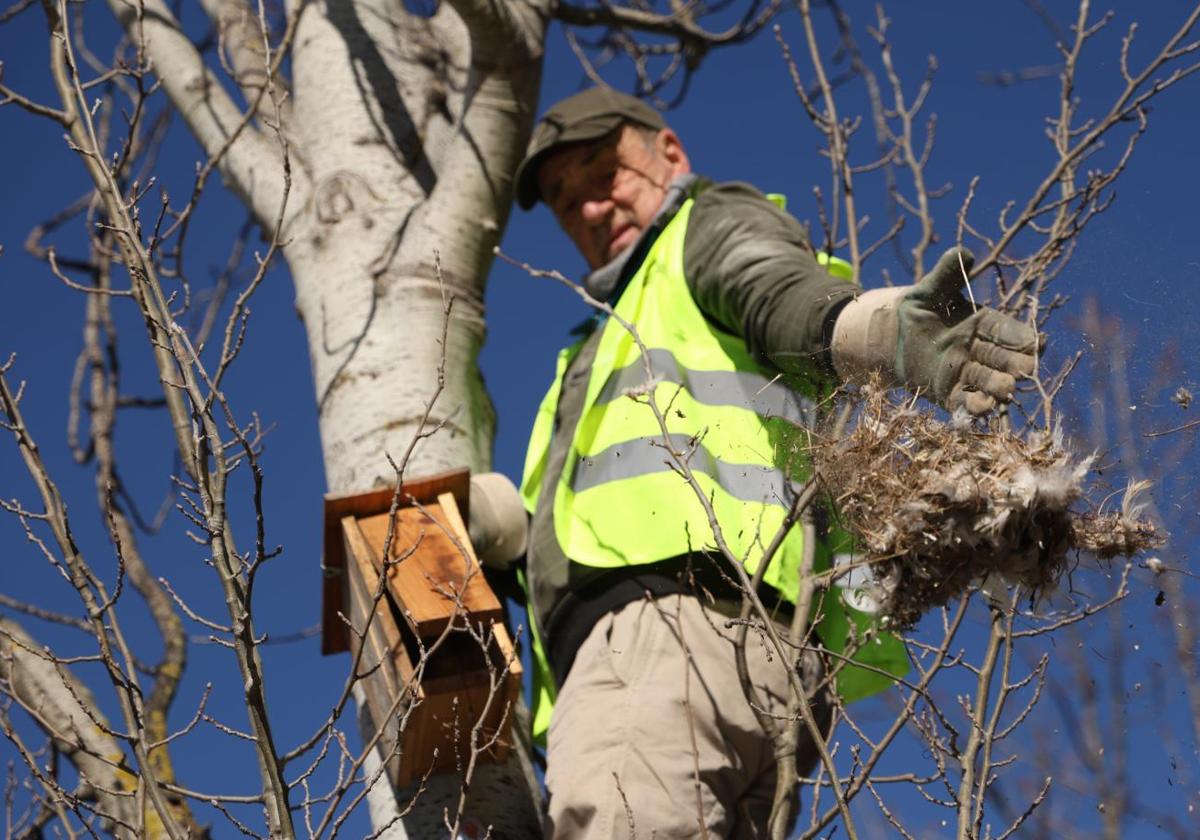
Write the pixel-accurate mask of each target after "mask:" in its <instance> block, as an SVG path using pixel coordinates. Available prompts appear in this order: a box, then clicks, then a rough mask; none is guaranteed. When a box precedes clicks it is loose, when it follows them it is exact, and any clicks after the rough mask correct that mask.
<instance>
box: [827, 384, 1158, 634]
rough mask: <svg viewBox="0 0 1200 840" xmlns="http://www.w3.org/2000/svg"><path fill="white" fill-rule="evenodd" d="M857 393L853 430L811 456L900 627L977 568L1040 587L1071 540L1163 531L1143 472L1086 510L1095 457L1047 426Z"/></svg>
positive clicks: (1111, 550)
mask: <svg viewBox="0 0 1200 840" xmlns="http://www.w3.org/2000/svg"><path fill="white" fill-rule="evenodd" d="M862 395H863V405H862V408H861V412H860V414H859V417H858V420H857V422H856V423H855V425H854V427H853V429H852V430H851V431H850V432H849V433H848V434H846V435H845V436H843V437H842V438H841V439H840V440H837V441H831V442H829V443H826V444H824V445H817V446H816V447H815V448H814V451H813V458H814V463H815V465H816V467H817V469H818V470H819V472H820V474H821V478H822V480H823V482H824V484H825V486H826V488H827V489H828V490H829V492H830V494H831V496H832V497H833V502H834V507H835V509H836V510H837V511H838V517H839V519H840V522H841V524H842V525H843V526H844V527H845V528H846V529H847V530H848V531H850V533H852V534H853V535H854V536H855V540H856V547H857V550H858V559H866V560H867V561H868V563H869V564H870V568H871V570H872V572H873V573H874V578H875V581H877V582H879V583H880V585H879V586H877V587H873V589H877V590H879V591H878V592H876V596H877V597H879V596H880V593H884V594H882V596H881V597H880V600H881V601H882V603H883V608H882V610H881V613H882V614H883V615H884V616H886V618H887V620H888V624H889V625H890V626H900V627H910V626H912V625H913V624H915V623H916V622H917V621H918V620H919V619H920V618H921V616H922V615H923V614H924V613H925V612H927V611H928V610H930V609H933V608H935V607H938V606H941V605H943V604H945V603H947V602H948V601H950V600H951V599H952V598H956V597H958V596H959V595H961V594H962V593H963V592H964V591H966V590H967V589H968V588H969V587H970V586H972V585H973V584H974V583H976V582H978V581H982V580H985V579H987V580H989V587H990V588H991V589H993V590H994V589H995V588H996V582H997V581H1002V582H1004V583H1006V584H1008V585H1013V584H1019V585H1021V586H1022V587H1024V588H1026V589H1029V590H1031V591H1032V592H1033V593H1035V594H1036V593H1038V592H1040V591H1041V590H1045V589H1048V588H1050V587H1052V586H1053V585H1054V584H1055V583H1056V582H1057V580H1058V578H1059V576H1060V575H1061V574H1062V572H1063V570H1064V568H1065V567H1066V563H1067V559H1068V552H1069V551H1070V550H1071V549H1081V550H1084V551H1088V552H1091V553H1093V554H1095V555H1096V556H1098V557H1101V558H1109V557H1114V556H1116V555H1119V554H1124V555H1132V554H1136V553H1138V552H1140V551H1143V550H1146V549H1150V548H1154V547H1157V546H1159V545H1161V544H1162V543H1163V541H1164V540H1163V536H1162V535H1161V534H1160V533H1159V532H1158V531H1157V530H1156V529H1155V528H1154V526H1153V525H1152V524H1151V523H1149V522H1147V521H1144V520H1143V518H1142V514H1143V511H1144V507H1145V505H1144V503H1143V502H1142V501H1141V499H1142V498H1144V494H1145V492H1146V490H1147V488H1148V487H1149V483H1148V482H1138V483H1136V484H1131V485H1130V486H1129V488H1128V489H1127V491H1126V493H1125V499H1124V502H1123V504H1122V506H1121V510H1120V512H1111V513H1103V512H1101V511H1095V510H1091V509H1090V507H1091V506H1090V505H1089V504H1088V500H1087V498H1086V493H1085V488H1086V480H1087V476H1088V473H1089V471H1090V469H1091V466H1092V463H1093V461H1094V457H1093V456H1087V457H1079V456H1076V455H1075V454H1073V453H1072V452H1071V451H1070V450H1069V449H1068V448H1067V447H1066V445H1065V444H1064V441H1063V436H1062V433H1061V430H1060V427H1058V426H1057V425H1056V427H1055V429H1054V431H1053V432H1052V433H1050V434H1047V433H1044V432H1037V433H1031V434H1028V435H1026V436H1024V437H1021V436H1017V435H1014V434H1012V433H1009V432H1004V431H994V430H991V429H984V428H982V427H981V425H980V424H979V423H977V422H975V421H973V420H971V419H970V418H969V417H967V416H966V415H965V414H961V416H960V414H958V413H956V414H955V415H954V416H952V417H951V419H950V421H949V422H946V421H943V420H941V419H939V418H938V417H937V416H936V414H935V413H934V412H933V411H931V410H921V409H918V408H916V407H915V404H914V403H913V402H906V403H903V404H897V403H894V402H892V401H891V400H890V399H889V398H888V396H887V394H886V392H884V391H883V390H882V389H879V388H870V387H868V388H864V389H863V390H862ZM1081 511H1082V512H1081Z"/></svg>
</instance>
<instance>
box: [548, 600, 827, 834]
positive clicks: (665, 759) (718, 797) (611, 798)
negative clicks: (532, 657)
mask: <svg viewBox="0 0 1200 840" xmlns="http://www.w3.org/2000/svg"><path fill="white" fill-rule="evenodd" d="M727 620H728V619H727V618H726V616H724V615H722V614H721V613H719V612H716V611H714V610H713V609H711V608H707V609H706V608H705V607H703V606H702V605H701V603H700V601H699V600H697V599H696V598H695V597H693V596H689V595H670V596H666V597H663V598H660V599H658V600H650V599H648V598H647V599H643V600H641V601H635V602H633V603H630V604H627V605H626V606H625V607H623V608H621V609H619V610H617V611H616V612H613V613H609V614H608V615H606V616H605V617H604V618H602V619H601V620H600V621H599V622H597V624H596V626H595V627H594V628H593V629H592V632H591V633H590V634H589V635H588V637H587V639H586V640H585V641H584V643H583V644H582V646H580V648H579V653H578V654H577V655H576V658H575V662H574V664H573V665H572V667H571V672H570V674H569V675H568V677H567V679H566V682H565V683H564V685H563V686H562V690H561V691H560V692H559V694H558V699H557V701H556V702H555V706H554V716H553V718H552V719H551V722H550V732H549V736H548V742H547V771H546V787H547V789H548V791H549V795H550V802H549V821H548V825H547V837H549V838H555V840H576V838H593V839H594V838H629V837H633V836H635V835H636V836H637V837H639V838H646V840H648V839H649V838H657V840H667V838H680V837H698V836H702V834H703V832H702V830H701V823H703V825H704V827H705V829H706V830H707V832H708V835H709V837H711V838H713V840H716V838H722V837H736V838H752V837H765V836H766V825H767V819H768V816H769V815H770V811H771V801H772V798H773V796H774V793H775V758H774V750H773V745H772V744H771V742H770V739H769V738H768V737H767V735H766V734H765V733H764V732H763V731H762V728H761V727H760V726H759V724H758V720H757V718H756V717H755V716H754V712H753V710H752V709H751V708H750V706H749V704H748V703H747V702H746V699H745V697H744V695H743V693H742V688H741V685H740V683H739V681H738V676H737V665H736V660H735V655H734V646H733V641H732V640H733V639H734V638H735V636H736V633H735V630H734V629H732V628H731V629H728V630H727V629H725V628H724V624H725V622H726V621H727ZM766 644H767V643H766V642H764V641H763V640H761V639H760V638H759V636H758V634H756V633H754V632H753V631H752V632H751V633H750V634H749V636H748V638H747V664H748V666H749V670H750V674H751V676H752V679H753V681H754V683H755V684H756V685H757V686H758V689H759V695H760V697H762V698H763V701H764V703H766V705H767V706H768V709H767V711H768V712H769V713H771V714H774V715H777V716H778V715H782V714H783V713H784V711H785V708H786V698H787V694H788V681H787V674H786V671H785V670H784V669H785V667H786V665H785V664H784V663H783V662H782V661H781V659H780V657H779V656H778V655H776V654H775V652H774V651H770V652H768V650H767V647H766ZM685 648H686V651H687V653H686V654H685V652H684V651H685ZM802 670H803V672H804V677H805V682H806V683H807V684H808V685H810V686H811V685H813V684H815V681H816V680H817V679H818V678H819V674H820V665H819V663H818V661H817V657H816V656H815V655H811V656H810V657H809V659H808V660H806V662H805V667H804V668H803V669H802ZM813 711H814V713H815V714H816V718H817V720H818V722H819V723H820V725H821V728H822V730H823V731H824V730H825V729H826V727H827V725H828V721H829V715H830V708H829V704H828V702H826V701H824V700H822V701H821V702H819V703H814V708H813ZM800 733H801V735H800V741H799V751H798V755H797V766H798V769H799V771H800V774H801V775H804V774H805V773H806V772H808V770H810V769H811V768H812V767H813V766H814V765H815V764H816V761H817V751H816V748H815V747H814V745H813V742H812V740H811V739H810V738H809V737H808V736H807V731H806V729H805V728H804V726H803V724H801V730H800Z"/></svg>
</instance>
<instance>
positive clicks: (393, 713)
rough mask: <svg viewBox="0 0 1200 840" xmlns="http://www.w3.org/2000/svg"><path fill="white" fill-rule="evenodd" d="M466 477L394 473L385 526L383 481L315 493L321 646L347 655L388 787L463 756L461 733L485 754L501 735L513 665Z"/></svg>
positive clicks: (504, 738) (490, 757)
mask: <svg viewBox="0 0 1200 840" xmlns="http://www.w3.org/2000/svg"><path fill="white" fill-rule="evenodd" d="M469 487H470V482H469V473H468V472H467V471H466V470H460V471H458V472H453V473H444V474H441V475H436V476H432V477H429V478H424V479H418V480H414V481H407V482H405V483H404V485H403V487H402V488H401V492H400V507H399V509H398V510H397V511H396V514H395V517H394V525H393V517H392V516H391V515H390V514H389V510H390V508H391V505H392V499H393V496H394V488H390V487H388V488H383V489H379V490H372V491H368V492H366V493H357V494H352V495H344V496H334V495H329V496H326V497H325V567H324V568H325V581H324V593H323V596H324V607H323V611H322V639H321V652H322V653H325V654H331V653H339V652H342V651H349V652H350V654H351V655H352V656H354V657H355V659H356V661H357V666H356V668H357V673H358V674H360V675H364V676H363V677H362V685H363V687H364V689H365V693H366V696H367V711H368V712H369V714H370V716H371V721H372V723H373V724H374V725H375V728H376V730H377V731H378V730H382V736H381V740H380V745H381V747H382V749H383V754H384V755H385V756H386V757H387V758H388V775H389V776H390V777H391V780H392V783H393V784H395V785H396V786H397V787H404V786H406V785H408V784H409V783H411V782H413V781H415V780H417V779H420V778H422V777H423V776H425V775H426V774H428V773H440V772H453V771H456V770H458V769H459V768H461V767H464V766H466V764H467V762H468V760H469V759H470V755H471V749H472V743H474V744H475V748H476V749H478V750H480V751H481V755H480V758H481V759H482V760H485V761H495V762H502V761H504V760H505V758H506V757H507V756H508V751H509V749H510V748H511V746H512V719H513V716H514V709H515V703H516V699H517V693H518V692H519V691H520V687H521V664H520V661H519V660H518V658H517V656H516V653H515V651H514V649H513V644H512V640H511V639H510V638H509V635H508V631H507V629H506V628H505V626H504V615H503V609H502V607H501V605H500V601H499V600H498V599H497V598H496V596H495V594H494V593H493V592H492V590H491V587H489V586H488V584H487V581H486V580H484V577H483V572H482V570H481V568H480V566H479V563H478V561H477V560H476V558H475V553H474V550H473V548H472V547H471V540H470V538H469V537H468V535H467V528H466V524H465V516H466V512H467V504H468V491H469ZM389 531H391V539H390V542H389V538H388V535H389ZM385 547H386V548H387V560H386V562H385V559H384V558H385V554H384V549H385ZM380 578H383V579H384V581H385V586H384V587H383V590H382V593H380V588H379V582H380ZM377 596H378V597H377Z"/></svg>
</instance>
